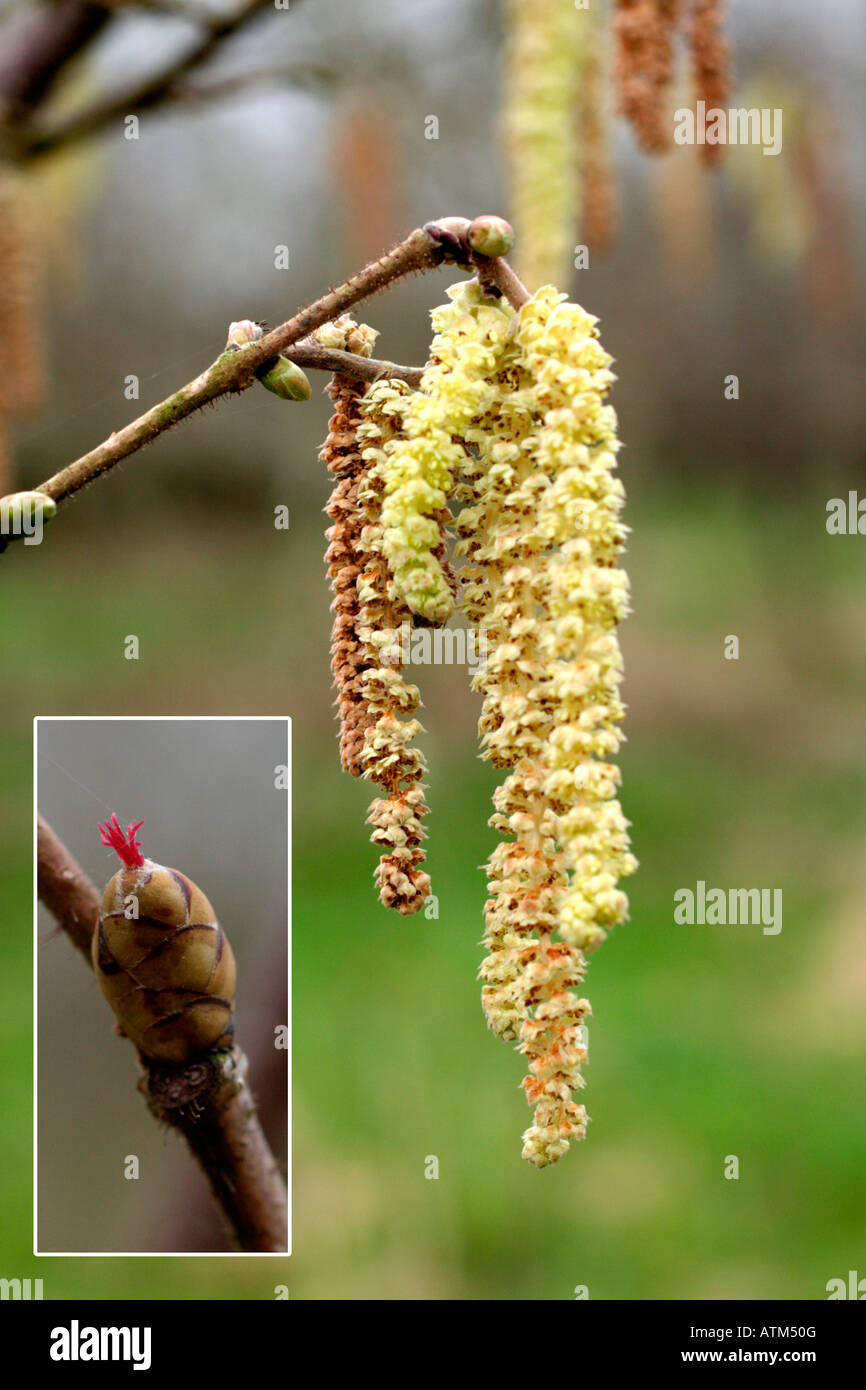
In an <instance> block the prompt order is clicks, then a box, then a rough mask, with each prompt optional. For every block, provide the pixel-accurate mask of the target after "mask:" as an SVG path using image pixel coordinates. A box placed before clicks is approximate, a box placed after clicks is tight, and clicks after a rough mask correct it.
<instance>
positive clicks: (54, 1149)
mask: <svg viewBox="0 0 866 1390" xmlns="http://www.w3.org/2000/svg"><path fill="white" fill-rule="evenodd" d="M290 768H291V724H290V721H289V720H288V719H278V718H274V719H269V718H225V719H223V718H160V717H153V718H141V719H127V718H56V719H55V718H47V717H46V718H37V719H36V720H35V721H34V787H35V801H36V808H35V809H36V830H35V837H34V857H35V866H34V873H35V890H36V898H37V900H38V901H37V912H36V944H35V968H34V988H35V1010H36V1020H35V1028H36V1044H35V1086H34V1090H35V1115H34V1167H35V1173H34V1191H35V1200H34V1222H35V1232H34V1251H35V1253H36V1254H39V1255H46V1254H56V1255H64V1254H65V1255H109V1254H110V1255H117V1254H125V1255H165V1254H177V1255H195V1254H201V1255H205V1254H221V1253H225V1254H230V1253H242V1254H283V1255H284V1254H286V1253H287V1252H289V1251H290V1231H289V1202H288V1197H287V1191H288V1184H289V1170H290V1155H291V1142H290V1122H289V1115H290V1075H291V1054H290V1045H291V1018H290V999H291V985H290V920H289V919H290V882H291V863H290V860H291V849H290V828H291V776H290Z"/></svg>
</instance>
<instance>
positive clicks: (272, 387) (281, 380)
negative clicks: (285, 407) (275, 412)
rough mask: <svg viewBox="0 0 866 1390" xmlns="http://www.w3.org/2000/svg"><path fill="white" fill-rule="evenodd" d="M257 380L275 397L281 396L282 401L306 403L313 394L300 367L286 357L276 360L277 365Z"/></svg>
mask: <svg viewBox="0 0 866 1390" xmlns="http://www.w3.org/2000/svg"><path fill="white" fill-rule="evenodd" d="M259 380H260V381H261V383H262V385H263V386H267V388H268V390H269V391H273V393H274V395H275V396H282V398H283V400H284V401H308V400H309V399H310V396H311V395H312V393H313V392H312V387H311V386H310V383H309V381H308V380H307V378H306V376H305V375H304V373H303V372H302V371H301V369H300V367H299V366H298V365H297V363H295V362H290V361H289V359H288V357H280V358H278V359H277V365H276V366H275V367H272V368H271V370H270V371H269V372H268V374H267V376H263V377H260V378H259Z"/></svg>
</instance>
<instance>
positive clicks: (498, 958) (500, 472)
mask: <svg viewBox="0 0 866 1390" xmlns="http://www.w3.org/2000/svg"><path fill="white" fill-rule="evenodd" d="M448 293H449V302H448V304H447V305H445V306H443V307H441V308H439V309H437V310H435V311H434V314H433V326H434V329H435V336H434V339H433V343H432V347H431V354H430V361H429V364H428V366H427V368H426V370H425V372H424V376H423V379H422V383H421V389H420V391H412V390H410V389H409V388H408V387H407V386H405V385H404V384H402V383H400V382H396V381H393V380H389V381H380V382H376V383H375V384H373V385H370V386H367V387H364V386H362V385H360V384H358V383H354V382H350V381H349V380H348V379H343V378H340V377H335V378H334V381H333V384H332V387H331V394H332V396H333V399H334V402H335V407H336V410H335V414H334V417H333V419H332V421H331V425H330V433H329V436H328V439H327V441H326V444H325V447H324V450H323V457H324V458H325V460H326V462H327V463H328V465H329V467H330V468H331V470H332V471H333V472H334V474H335V475H336V477H337V484H336V487H335V489H334V493H333V495H332V497H331V500H330V502H329V504H328V509H327V510H328V514H329V516H330V517H331V519H332V521H333V525H332V527H331V529H330V531H329V533H328V534H329V540H330V545H329V549H328V557H327V558H328V565H329V570H330V574H331V579H332V583H333V586H334V605H333V606H334V612H335V623H334V641H333V648H332V651H333V669H334V676H335V682H336V686H337V698H338V704H339V708H340V714H341V727H342V753H343V764H344V766H345V767H346V768H347V770H348V771H350V772H353V773H355V774H356V775H358V774H360V775H363V776H365V777H367V778H369V779H370V780H372V781H375V782H377V783H379V785H380V786H381V787H382V790H383V795H382V797H381V799H379V800H377V801H374V803H373V806H372V809H371V813H370V822H371V824H372V825H373V840H374V841H375V842H376V843H377V844H378V845H380V846H381V847H382V849H383V851H384V853H383V857H382V861H381V864H380V869H379V883H380V892H381V896H382V900H383V902H385V903H386V905H388V906H392V907H395V908H397V910H398V911H400V912H412V911H415V910H417V908H419V907H420V906H422V904H423V901H424V899H425V897H426V896H427V894H428V893H429V879H428V878H427V875H426V874H424V873H423V872H422V870H421V869H420V862H421V849H420V841H421V838H422V836H423V831H422V828H421V816H422V815H423V814H424V813H425V811H426V807H425V805H424V802H423V789H422V787H421V780H420V779H421V777H422V775H423V770H424V764H423V759H422V757H421V754H420V753H419V752H418V751H417V749H415V748H413V747H412V740H413V739H414V738H415V736H416V735H417V734H418V733H419V732H421V728H420V725H419V724H418V721H417V720H416V719H415V718H414V717H413V715H414V711H415V709H416V707H417V704H418V692H417V690H416V688H415V687H414V686H412V685H408V684H407V683H406V682H405V681H404V678H403V674H402V672H401V670H400V664H399V655H400V652H399V648H398V646H397V645H396V644H395V643H394V640H393V635H394V631H395V629H397V628H398V627H399V626H400V624H401V623H402V622H405V621H414V622H424V623H434V624H441V623H444V622H446V621H447V619H448V617H449V616H450V615H451V613H452V612H453V611H454V609H455V606H459V607H460V608H462V610H463V612H464V613H465V615H466V617H467V619H468V621H469V622H470V623H471V624H473V625H474V626H475V627H476V628H477V630H478V634H479V638H480V639H483V640H480V641H479V647H480V650H481V651H482V652H486V658H484V659H482V661H481V663H480V665H479V667H478V669H477V671H476V674H475V677H474V679H473V684H474V687H475V688H476V689H477V690H478V691H479V692H480V693H481V695H482V697H483V707H482V713H481V720H480V734H481V745H482V754H483V756H484V757H486V758H488V759H489V760H490V761H491V762H492V763H493V765H494V766H495V767H497V768H499V769H501V770H502V772H503V774H504V780H503V782H502V785H501V786H500V787H499V788H498V790H497V791H496V793H495V796H494V809H495V813H494V815H493V817H492V819H491V822H490V823H491V825H492V826H493V827H494V828H495V829H496V830H497V831H499V832H500V833H501V835H502V837H503V838H502V842H501V843H500V844H499V845H498V846H497V847H496V848H495V849H494V851H493V853H492V855H491V857H490V861H489V864H488V866H487V875H488V879H489V890H488V891H489V897H488V902H487V906H486V911H485V920H486V929H485V935H484V941H485V945H486V947H487V952H488V954H487V956H486V959H485V960H484V962H483V964H482V966H481V979H482V981H483V989H482V1000H483V1005H484V1010H485V1013H486V1015H487V1021H488V1024H489V1026H490V1028H491V1029H492V1030H493V1031H494V1032H495V1033H497V1034H498V1035H499V1036H500V1037H502V1038H503V1039H505V1040H507V1041H513V1042H515V1043H517V1045H518V1048H519V1051H520V1052H521V1053H522V1054H523V1055H524V1057H525V1058H526V1059H527V1065H528V1071H529V1074H528V1076H527V1077H526V1078H525V1080H524V1082H523V1085H524V1088H525V1091H526V1096H527V1100H528V1101H529V1103H530V1104H531V1105H532V1106H534V1108H535V1115H534V1122H533V1124H532V1126H531V1127H530V1128H529V1129H528V1130H527V1131H526V1133H525V1135H524V1140H523V1156H524V1158H526V1159H527V1160H528V1161H529V1162H531V1163H533V1164H535V1165H536V1166H537V1167H544V1166H546V1165H547V1164H549V1163H553V1162H555V1161H556V1160H557V1159H558V1158H560V1157H561V1155H562V1154H563V1153H564V1152H565V1151H566V1150H567V1148H568V1146H569V1141H570V1140H571V1139H580V1138H583V1136H584V1134H585V1129H586V1119H587V1116H586V1112H585V1109H584V1107H583V1106H582V1105H579V1104H577V1103H576V1102H575V1100H574V1093H575V1092H576V1091H578V1090H579V1089H580V1087H581V1086H582V1085H583V1080H582V1076H581V1065H582V1063H583V1062H584V1061H585V1060H586V1047H585V1040H584V1020H585V1018H586V1015H587V1014H588V1012H589V1004H588V1003H587V1001H586V1000H585V999H583V998H582V997H581V996H580V994H579V993H578V992H577V991H578V989H579V986H580V983H581V980H582V979H583V974H584V970H585V959H586V955H587V953H588V952H589V951H591V950H593V949H594V948H595V947H596V946H597V945H598V944H599V943H600V942H601V941H603V940H604V938H605V935H606V933H607V931H608V929H609V928H610V927H611V926H613V925H615V924H616V923H619V922H622V921H623V920H624V919H625V917H626V913H627V907H628V904H627V899H626V897H625V894H624V893H622V892H621V891H620V890H619V888H618V886H617V885H618V881H619V879H620V878H622V877H623V876H625V875H627V874H630V873H632V872H633V871H634V869H635V867H636V861H635V860H634V858H633V856H632V855H631V853H630V852H629V841H628V833H627V827H628V823H627V821H626V820H625V819H624V817H623V813H622V811H621V809H620V805H619V802H618V801H617V799H616V797H617V786H618V783H619V772H618V769H617V767H616V766H615V765H614V763H613V762H612V759H613V757H614V756H615V754H616V752H617V750H618V748H619V746H620V742H621V739H622V735H621V732H620V724H621V721H622V718H623V706H622V704H621V702H620V699H619V694H618V688H619V682H620V678H621V658H620V651H619V644H618V641H617V635H616V629H617V625H618V623H619V621H620V619H621V618H622V617H623V616H624V615H625V614H626V612H627V611H628V581H627V578H626V575H625V573H624V572H623V570H622V569H621V568H620V567H619V564H618V557H619V555H620V553H621V551H622V549H623V544H624V539H625V527H624V526H623V524H622V521H621V519H620V513H621V509H622V504H623V489H622V484H621V483H620V481H619V479H618V477H617V476H616V454H617V449H618V447H619V446H618V442H617V439H616V419H615V415H614V412H613V410H612V408H611V407H610V406H609V405H608V404H606V402H605V397H606V394H607V392H608V389H609V387H610V384H611V382H612V380H613V376H612V373H611V371H610V364H611V359H610V358H609V356H608V355H607V353H606V352H605V351H604V349H603V348H602V347H601V345H600V343H599V341H598V336H597V331H596V326H595V320H594V319H593V318H592V317H591V316H590V315H588V314H587V313H585V312H584V310H583V309H581V308H580V307H579V306H578V305H576V304H570V303H567V302H565V296H564V295H561V294H559V293H557V291H555V290H554V289H552V288H550V287H546V288H544V289H541V290H539V291H538V292H537V293H536V294H535V295H534V296H533V297H532V298H531V299H530V300H529V301H528V302H527V303H526V304H524V305H523V307H522V308H521V309H520V310H519V311H518V312H516V313H515V311H514V310H513V309H512V308H510V307H509V306H508V305H507V304H506V303H505V302H504V301H503V300H497V299H493V298H488V297H486V296H485V294H484V293H483V291H482V289H481V287H480V286H479V284H478V283H477V282H476V281H467V282H464V283H461V284H460V285H457V286H454V287H453V288H452V289H451V290H449V292H448ZM319 337H320V341H322V342H323V343H326V344H328V345H330V346H348V347H349V348H350V350H351V349H352V347H353V344H355V348H354V350H356V351H366V352H369V350H370V347H369V345H368V344H369V343H370V338H369V330H366V329H363V328H358V327H357V326H356V325H354V324H353V323H352V322H351V321H350V320H347V319H342V320H338V321H337V322H336V323H335V324H332V325H330V326H329V327H328V328H327V329H325V330H321V331H320V334H319ZM449 501H451V502H453V503H454V504H455V509H454V510H455V512H456V516H455V517H454V518H453V526H454V528H455V529H456V532H457V535H458V540H457V543H456V546H454V551H455V554H456V555H457V556H459V557H460V559H461V561H462V563H461V565H460V568H459V572H458V579H459V585H458V584H456V583H455V578H454V574H453V572H452V570H451V568H450V565H449V563H448V561H447V560H446V558H445V555H446V550H447V548H448V543H449V539H450V537H449V525H448V523H449V522H451V521H452V511H451V510H449V507H448V503H449ZM458 509H459V510H458Z"/></svg>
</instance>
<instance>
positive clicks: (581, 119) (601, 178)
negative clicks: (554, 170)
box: [577, 9, 619, 251]
mask: <svg viewBox="0 0 866 1390" xmlns="http://www.w3.org/2000/svg"><path fill="white" fill-rule="evenodd" d="M591 18H592V27H591V29H590V30H589V32H588V34H587V41H586V50H585V53H584V57H583V69H582V74H581V82H580V87H579V91H578V109H577V145H578V150H579V164H580V178H581V197H580V205H581V209H582V218H583V225H582V233H583V238H584V240H585V241H586V244H587V246H589V247H591V248H592V250H593V251H606V250H608V249H609V248H610V247H611V246H612V245H613V241H614V238H615V237H616V232H617V222H618V218H619V203H618V198H617V187H616V178H615V176H614V168H613V155H612V151H611V140H610V112H609V110H608V106H607V77H608V72H607V68H608V50H607V33H606V32H605V29H604V25H603V23H602V21H601V18H600V11H598V10H597V9H596V10H593V11H591Z"/></svg>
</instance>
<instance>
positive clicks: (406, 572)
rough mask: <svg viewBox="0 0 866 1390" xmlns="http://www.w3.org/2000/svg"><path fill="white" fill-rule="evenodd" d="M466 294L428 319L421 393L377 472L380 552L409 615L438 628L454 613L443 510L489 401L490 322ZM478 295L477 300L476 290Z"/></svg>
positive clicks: (411, 400)
mask: <svg viewBox="0 0 866 1390" xmlns="http://www.w3.org/2000/svg"><path fill="white" fill-rule="evenodd" d="M463 288H464V287H462V286H461V287H459V291H460V292H458V291H454V292H451V291H449V294H450V295H451V300H450V302H449V303H448V304H446V305H443V306H442V307H440V308H438V309H435V310H434V311H433V314H432V315H431V317H432V321H433V327H434V329H435V336H434V338H433V342H432V344H431V348H430V360H429V362H428V364H427V367H426V369H425V371H424V375H423V378H422V381H421V389H420V391H415V392H412V393H411V395H410V396H409V397H408V399H407V403H406V410H405V412H404V415H403V431H402V434H400V435H398V436H396V437H395V438H393V439H391V440H388V441H386V443H385V452H384V458H383V460H382V463H381V467H380V476H381V478H382V480H383V482H384V496H383V500H382V517H381V521H382V540H381V543H382V553H383V555H384V556H385V559H386V560H387V562H388V565H389V568H390V570H391V573H392V575H393V580H394V584H395V586H396V588H397V591H398V592H399V594H400V595H401V596H402V598H403V599H404V601H405V603H406V605H407V606H408V608H409V609H411V611H412V612H413V613H416V614H417V615H418V616H419V617H421V618H423V619H426V620H427V621H428V622H431V623H435V624H441V623H445V622H447V620H448V618H449V617H450V616H451V614H452V612H453V611H454V582H453V578H452V576H451V574H450V572H449V569H448V567H447V565H446V564H445V562H444V560H443V555H444V549H445V544H446V541H447V522H448V521H450V513H449V511H448V509H447V505H446V504H447V501H448V499H449V497H450V496H451V494H452V492H453V489H454V484H455V475H456V474H457V473H459V472H460V470H461V469H462V468H463V467H464V465H465V462H466V446H465V443H464V436H465V433H466V431H467V430H468V429H469V427H470V426H471V424H472V423H473V421H474V420H475V419H476V418H477V417H478V416H479V415H482V414H483V413H484V411H485V410H486V409H487V407H488V405H489V403H490V400H491V399H492V388H491V386H490V384H489V380H488V379H489V377H490V375H491V373H492V370H493V358H492V353H491V343H490V340H489V336H488V331H487V320H485V319H484V318H483V317H481V318H479V317H478V316H477V315H474V314H472V313H470V312H467V310H466V308H465V307H464V301H463V300H462V298H461V293H462V290H463ZM476 293H477V295H478V296H479V299H480V290H478V288H477V286H476ZM490 312H491V313H492V314H496V313H497V310H496V309H495V308H494V309H493V310H491V311H490Z"/></svg>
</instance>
